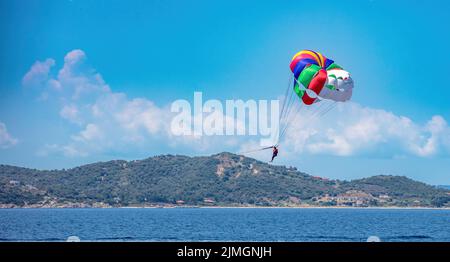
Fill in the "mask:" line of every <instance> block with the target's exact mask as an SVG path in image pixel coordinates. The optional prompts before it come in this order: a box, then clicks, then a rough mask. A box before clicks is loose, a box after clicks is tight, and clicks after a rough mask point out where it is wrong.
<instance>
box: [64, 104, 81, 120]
mask: <svg viewBox="0 0 450 262" xmlns="http://www.w3.org/2000/svg"><path fill="white" fill-rule="evenodd" d="M59 115H60V116H61V117H62V118H64V119H67V120H69V121H71V122H72V123H76V124H81V123H82V121H81V119H80V116H79V111H78V107H77V106H76V105H75V104H70V105H64V106H63V108H62V109H61V111H59Z"/></svg>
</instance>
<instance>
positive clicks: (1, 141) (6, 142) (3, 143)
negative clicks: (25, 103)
mask: <svg viewBox="0 0 450 262" xmlns="http://www.w3.org/2000/svg"><path fill="white" fill-rule="evenodd" d="M17 142H18V140H17V139H16V138H14V137H12V136H11V135H10V134H9V133H8V130H7V129H6V125H5V124H4V123H2V122H0V148H3V149H6V148H9V147H12V146H14V145H16V144H17Z"/></svg>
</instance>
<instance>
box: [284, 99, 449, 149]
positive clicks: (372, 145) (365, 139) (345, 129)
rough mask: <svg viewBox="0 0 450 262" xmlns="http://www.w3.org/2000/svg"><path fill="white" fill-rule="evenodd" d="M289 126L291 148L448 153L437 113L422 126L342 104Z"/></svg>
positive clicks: (445, 129)
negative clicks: (316, 116)
mask: <svg viewBox="0 0 450 262" xmlns="http://www.w3.org/2000/svg"><path fill="white" fill-rule="evenodd" d="M298 120H299V121H296V122H295V123H293V124H292V126H291V127H290V128H289V130H288V132H287V135H286V137H287V138H286V141H287V142H286V144H288V145H292V146H291V147H290V149H291V150H293V151H299V152H305V153H310V154H331V155H339V156H349V155H356V154H384V155H386V154H391V155H392V157H393V156H395V155H399V154H405V153H406V154H412V155H416V156H421V157H426V156H433V155H436V154H439V153H443V154H447V153H449V152H450V147H449V146H448V144H449V143H448V142H446V141H448V140H449V137H450V128H449V126H448V125H447V123H446V121H445V120H444V118H443V117H441V116H433V117H432V118H431V119H430V120H429V121H428V122H427V123H426V124H425V125H420V124H417V123H414V122H413V121H412V120H411V119H409V118H407V117H404V116H397V115H395V114H393V113H391V112H387V111H385V110H380V109H373V108H368V107H363V106H361V105H359V104H356V103H352V102H350V103H343V104H340V105H338V106H337V107H336V109H335V110H333V112H330V113H329V114H328V115H326V117H323V118H313V120H312V121H308V122H307V123H305V122H304V121H302V120H304V119H301V118H300V119H298Z"/></svg>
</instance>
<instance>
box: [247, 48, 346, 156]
mask: <svg viewBox="0 0 450 262" xmlns="http://www.w3.org/2000/svg"><path fill="white" fill-rule="evenodd" d="M292 80H293V85H292ZM352 92H353V80H352V78H351V76H350V73H349V72H347V71H345V70H344V69H343V68H342V67H341V66H339V65H338V64H336V63H335V62H334V61H333V60H331V59H329V58H327V57H325V56H324V55H322V54H321V53H318V52H315V51H312V50H302V51H300V52H298V53H296V54H295V55H294V57H293V58H292V60H291V63H290V77H289V84H288V87H287V89H286V91H285V95H284V99H283V104H282V107H281V111H280V116H279V126H278V131H277V132H278V139H277V141H274V145H273V146H270V147H264V148H262V149H256V150H251V151H247V152H244V153H250V152H256V151H259V150H266V149H269V148H275V149H276V147H277V146H278V145H279V144H280V143H282V139H283V138H284V135H285V134H286V131H287V130H288V129H289V127H290V126H291V123H293V122H297V126H298V125H307V124H308V123H309V122H310V121H311V120H313V119H318V118H321V117H323V116H324V115H325V114H327V113H328V112H329V111H331V110H332V109H333V108H334V107H335V106H336V105H337V103H338V102H346V101H348V100H350V98H351V97H352ZM295 96H297V97H298V98H300V101H301V102H299V101H298V99H295ZM275 156H276V155H275ZM272 160H273V157H272Z"/></svg>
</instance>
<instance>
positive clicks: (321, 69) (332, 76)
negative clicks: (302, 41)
mask: <svg viewBox="0 0 450 262" xmlns="http://www.w3.org/2000/svg"><path fill="white" fill-rule="evenodd" d="M290 68H291V71H292V73H293V74H294V79H295V81H294V92H295V93H296V94H297V95H298V96H299V97H300V98H301V99H302V101H303V103H305V104H306V105H311V104H313V103H314V102H318V101H320V100H321V99H330V100H333V101H337V102H345V101H347V100H349V99H350V98H351V96H352V90H353V80H352V78H351V77H350V74H349V73H348V72H347V71H345V70H343V69H342V67H340V66H339V65H337V64H336V63H335V62H334V61H333V60H331V59H329V58H326V57H325V56H323V55H322V54H320V53H317V52H314V51H311V50H302V51H300V52H298V53H297V54H295V55H294V57H293V58H292V61H291V64H290Z"/></svg>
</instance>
